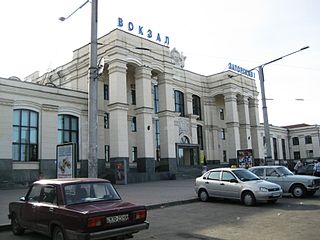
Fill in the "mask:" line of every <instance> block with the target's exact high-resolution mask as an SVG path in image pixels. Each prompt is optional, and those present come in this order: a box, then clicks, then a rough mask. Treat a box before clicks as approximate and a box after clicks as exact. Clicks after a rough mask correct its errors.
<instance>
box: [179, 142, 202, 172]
mask: <svg viewBox="0 0 320 240" xmlns="http://www.w3.org/2000/svg"><path fill="white" fill-rule="evenodd" d="M177 165H178V167H179V166H180V167H188V166H197V165H199V146H198V145H192V144H177Z"/></svg>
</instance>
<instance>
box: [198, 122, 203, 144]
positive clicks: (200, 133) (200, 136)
mask: <svg viewBox="0 0 320 240" xmlns="http://www.w3.org/2000/svg"><path fill="white" fill-rule="evenodd" d="M197 137H198V144H199V147H200V150H203V134H202V126H200V125H198V126H197Z"/></svg>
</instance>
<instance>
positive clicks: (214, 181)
mask: <svg viewBox="0 0 320 240" xmlns="http://www.w3.org/2000/svg"><path fill="white" fill-rule="evenodd" d="M195 191H196V194H197V195H198V197H199V199H200V200H201V201H207V200H208V199H209V198H210V197H217V198H229V199H238V200H240V201H242V202H243V203H244V204H245V205H247V206H252V205H255V203H256V202H272V203H274V202H276V201H277V200H278V199H279V198H281V197H282V189H281V187H280V186H279V185H278V184H275V183H271V182H267V181H264V180H261V179H260V178H259V177H258V176H256V175H255V174H253V173H252V172H250V171H248V170H247V169H244V168H216V169H211V170H209V171H208V172H206V173H204V174H203V175H202V176H201V177H198V178H196V182H195Z"/></svg>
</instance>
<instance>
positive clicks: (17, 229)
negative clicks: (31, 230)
mask: <svg viewBox="0 0 320 240" xmlns="http://www.w3.org/2000/svg"><path fill="white" fill-rule="evenodd" d="M11 229H12V232H13V234H14V235H22V234H23V233H24V230H25V229H24V228H23V227H21V225H20V223H19V220H18V218H17V217H16V215H15V214H14V213H13V214H12V216H11Z"/></svg>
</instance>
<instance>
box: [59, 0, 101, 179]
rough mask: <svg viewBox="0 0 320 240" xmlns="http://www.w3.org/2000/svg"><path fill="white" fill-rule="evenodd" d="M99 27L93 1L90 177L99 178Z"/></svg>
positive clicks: (89, 121) (89, 125) (89, 127)
mask: <svg viewBox="0 0 320 240" xmlns="http://www.w3.org/2000/svg"><path fill="white" fill-rule="evenodd" d="M88 2H89V0H87V1H86V2H85V3H83V4H82V5H81V6H80V7H79V8H77V9H76V10H75V11H73V12H72V13H71V14H70V15H69V16H67V17H60V18H59V20H60V21H65V20H67V19H68V18H69V17H71V16H72V15H73V14H74V13H75V12H77V11H78V10H79V9H80V8H82V7H83V6H84V5H86V4H87V3H88ZM97 26H98V0H92V1H91V41H90V53H89V54H90V66H89V76H88V78H89V86H88V88H89V91H88V145H89V153H88V177H92V178H96V177H97V176H98V158H97V153H98V144H97V142H98V141H97V138H98V100H97V99H98V96H97V93H98V91H97V90H98V66H97V51H98V50H97V45H98V44H97V42H98V40H97V38H98V37H97V35H98V34H97Z"/></svg>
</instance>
